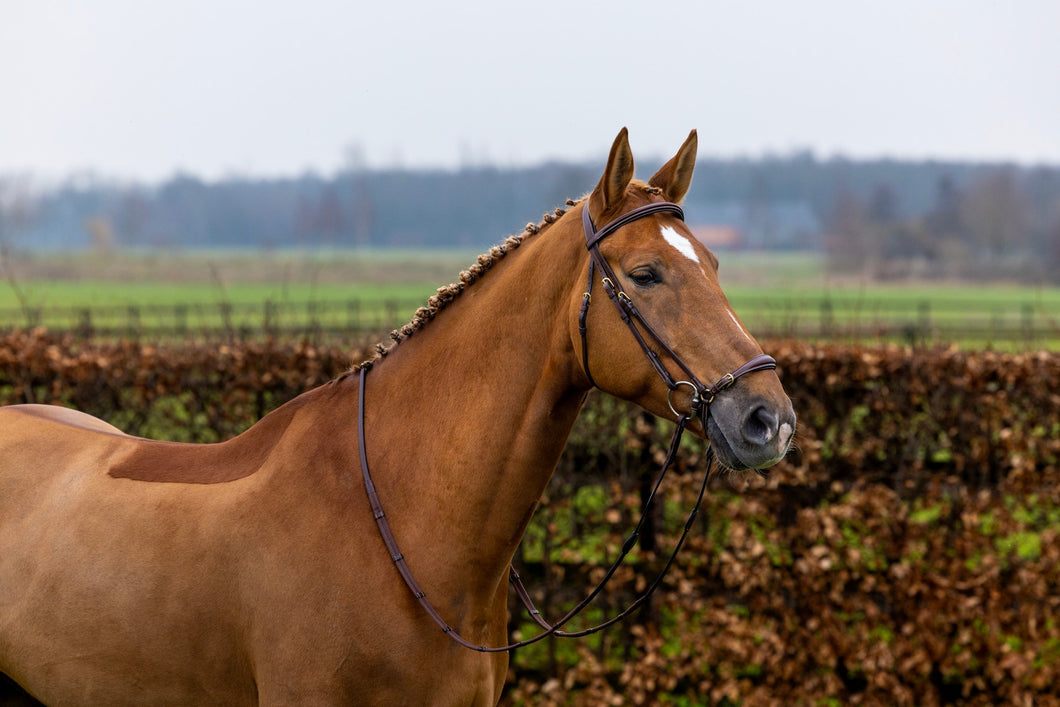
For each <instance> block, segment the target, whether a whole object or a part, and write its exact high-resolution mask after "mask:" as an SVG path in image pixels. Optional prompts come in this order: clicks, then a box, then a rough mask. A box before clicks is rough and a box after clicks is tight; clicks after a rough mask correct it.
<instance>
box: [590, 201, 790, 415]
mask: <svg viewBox="0 0 1060 707" xmlns="http://www.w3.org/2000/svg"><path fill="white" fill-rule="evenodd" d="M659 213H668V214H670V215H672V216H676V217H677V218H679V219H681V220H682V221H684V218H685V214H684V211H682V209H681V207H680V206H678V205H677V204H674V203H671V202H669V201H658V202H653V203H650V204H646V205H644V206H639V207H637V208H635V209H633V210H632V211H629V212H627V213H625V214H623V215H622V216H619V217H618V218H616V219H615V220H614V221H611V222H609V223H608V224H607V225H605V226H604V227H603V228H601V229H600V230H596V227H595V226H594V225H593V219H592V217H591V216H590V215H589V204H588V202H586V203H585V205H583V206H582V229H583V230H584V231H585V246H586V248H588V249H589V256H590V258H589V279H588V283H587V284H586V287H585V294H584V296H583V297H582V307H581V311H580V312H579V314H578V333H579V334H580V335H581V340H582V369H583V370H584V371H585V375H586V377H588V379H589V382H590V383H591V384H592V385H593V387H599V386H597V385H596V381H595V380H593V375H592V373H590V372H589V336H588V327H587V325H586V320H587V318H588V314H589V305H590V304H591V303H592V299H593V296H592V292H593V281H594V280H595V270H596V269H599V270H600V273H601V274H602V277H601V280H600V283H601V285H602V286H603V288H604V291H605V292H607V296H608V297H609V298H610V300H611V302H613V303H614V305H615V308H616V309H617V310H618V316H619V317H621V318H622V321H623V322H625V323H626V326H627V327H629V330H630V332H632V333H633V337H634V338H635V339H636V340H637V343H638V344H640V347H641V349H642V350H643V351H644V355H645V356H647V357H648V361H649V362H650V363H651V365H652V368H654V369H655V372H656V373H658V374H659V377H660V378H662V381H663V383H664V384H665V385H666V387H667V388H668V389H669V390H670V392H669V394H667V403H669V406H670V411H671V412H673V413H674V415H679V413H678V412H677V410H676V409H674V404H673V399H672V395H673V393H674V392H676V391H677V389H678V388H680V387H681V386H688V387H689V388H691V389H692V398H691V401H690V403H689V405H690V408H691V413H692V415H693V416H694V417H700V418H701V420H702V422H703V429H704V431H705V430H706V423H707V419H706V416H707V413H708V412H709V410H710V403H711V402H713V401H714V397H715V396H716V395H717V394H718V393H720V392H721V391H723V390H725V389H726V388H731V387H732V386H733V384H735V383H736V379H737V378H739V377H740V376H743V375H746V374H748V373H753V372H755V371H765V370H768V369H772V368H776V367H777V362H776V360H775V359H774V358H773V357H772V356H768V355H766V354H759V355H758V356H755V357H754V358H752V359H751V360H750V361H748V362H747V363H745V364H743V365H742V366H740V367H739V368H737V369H736V370H735V371H733V372H732V373H726V374H725V375H724V376H722V377H721V379H719V380H718V381H717V382H716V383H714V385H705V384H704V383H703V382H702V381H700V380H699V378H697V377H696V374H695V373H694V372H693V371H692V369H691V367H689V366H688V364H686V363H685V362H684V361H683V360H682V359H681V357H680V356H678V355H677V352H675V351H674V350H673V349H672V348H670V346H669V344H667V343H666V342H665V341H664V340H663V338H662V337H661V336H659V334H658V333H657V332H656V331H655V329H654V328H652V326H651V325H650V324H648V322H647V321H646V320H645V319H644V317H643V316H642V315H641V313H640V310H638V309H637V306H636V305H635V304H634V303H633V300H632V299H630V297H629V295H627V294H626V293H625V291H623V290H622V288H621V281H620V280H619V279H618V277H617V276H616V275H615V271H614V269H613V268H612V267H611V264H610V263H608V262H607V258H605V257H604V256H603V255H602V254H601V253H600V241H602V240H603V239H604V238H606V237H607V236H609V235H611V234H612V233H614V232H615V231H617V230H618V229H620V228H622V227H623V226H625V225H627V224H629V223H632V222H633V221H636V220H638V219H642V218H645V217H647V216H651V215H652V214H659ZM642 330H643V334H642V333H641V331H642ZM645 337H647V338H645ZM647 339H650V340H651V342H652V343H653V344H654V345H655V347H657V348H658V349H659V350H661V351H662V352H663V353H664V354H665V355H666V356H667V358H669V359H670V360H671V361H673V362H674V363H675V364H676V365H677V367H678V368H680V369H681V372H682V374H684V376H685V379H683V380H675V379H674V377H673V376H672V375H671V374H670V372H669V371H668V370H667V369H666V366H665V365H664V364H663V362H662V359H661V358H660V357H659V355H658V354H657V353H656V351H655V349H653V348H652V346H651V345H649V343H648V340H647Z"/></svg>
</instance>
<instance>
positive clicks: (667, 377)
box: [357, 201, 777, 653]
mask: <svg viewBox="0 0 1060 707" xmlns="http://www.w3.org/2000/svg"><path fill="white" fill-rule="evenodd" d="M660 213H668V214H671V215H673V216H676V217H677V218H679V219H681V220H684V212H683V211H682V210H681V207H680V206H678V205H677V204H674V203H671V202H653V203H650V204H647V205H645V206H640V207H638V208H636V209H633V210H632V211H629V212H627V213H625V214H623V215H622V216H619V217H618V218H616V219H615V220H613V221H611V222H609V223H608V224H607V225H605V226H604V227H603V228H601V229H599V230H596V228H595V226H594V225H593V221H592V218H591V217H590V216H589V205H588V201H586V202H585V203H583V205H582V226H583V229H584V231H585V244H586V247H587V248H588V250H589V255H590V260H589V282H588V285H587V287H586V291H585V296H584V298H583V300H582V306H581V311H580V313H579V317H578V330H579V333H580V335H581V340H582V363H583V368H584V371H585V375H586V376H587V377H588V379H589V382H590V383H591V384H592V385H593V386H594V387H598V386H596V382H595V381H594V380H593V377H592V374H591V373H590V372H589V353H588V333H587V327H586V320H587V316H588V312H589V305H590V303H591V302H592V287H593V279H594V270H595V269H599V270H600V272H601V274H602V278H601V283H602V285H603V287H604V290H605V291H606V292H607V294H608V297H609V298H610V299H611V301H612V302H613V303H614V304H615V307H616V308H617V310H618V313H619V316H620V317H621V318H622V321H624V322H625V323H626V325H627V326H628V327H629V330H630V331H631V332H632V333H633V336H634V338H635V339H636V340H637V342H638V343H639V344H640V346H641V349H643V351H644V353H645V355H646V356H647V358H648V360H649V361H650V362H651V365H652V367H653V368H654V369H655V371H656V373H658V374H659V377H660V378H662V380H663V383H665V384H666V386H667V388H668V389H669V393H668V395H667V402H668V404H669V406H670V410H671V411H673V413H674V415H675V416H676V418H677V419H676V427H675V429H674V434H673V437H672V438H671V440H670V447H669V450H668V451H667V454H666V458H665V460H664V461H663V464H662V468H661V470H660V472H659V476H658V478H657V479H656V481H655V484H654V486H653V487H652V490H651V493H650V494H649V495H648V498H647V500H646V501H645V502H644V507H643V509H642V510H641V516H640V519H639V520H638V521H637V524H636V526H635V527H634V529H633V532H632V533H631V534H630V535H629V537H628V538H626V541H625V542H624V543H623V544H622V551H621V552H620V553H619V556H618V558H617V559H616V560H615V561H614V563H612V565H611V567H610V568H609V569H608V570H607V572H606V573H605V574H604V577H603V579H601V580H600V582H599V583H598V584H597V585H596V586H595V587H594V588H593V589H592V590H591V591H590V592H589V594H588V595H587V596H586V597H585V599H583V600H582V601H581V602H579V603H578V605H577V606H575V607H574V608H573V609H571V610H570V611H568V612H567V613H566V614H565V615H564V616H563V618H561V619H559V620H558V621H555V622H549V621H546V620H545V619H544V618H543V617H542V616H541V612H540V611H538V610H537V608H536V607H535V606H534V603H533V601H532V600H531V599H530V593H529V592H528V591H527V590H526V587H525V586H524V585H523V582H522V580H521V578H520V577H519V573H518V572H516V571H515V568H514V567H509V572H508V578H509V581H510V583H511V585H512V587H513V588H514V590H515V593H516V595H517V596H518V597H519V599H520V601H522V603H523V605H524V606H525V607H526V609H527V611H528V612H529V614H530V616H531V617H532V618H533V619H534V621H535V622H536V623H537V624H538V625H539V626H541V627H542V628H543V629H544V631H542V632H541V633H539V634H538V635H536V636H533V637H531V638H528V639H525V640H522V641H517V642H515V643H510V644H508V645H506V646H483V645H478V644H475V643H472V642H470V641H468V640H467V639H465V638H463V637H462V636H461V635H460V634H458V633H457V632H456V630H455V629H453V627H452V626H450V625H449V624H448V623H446V622H445V620H444V619H443V618H442V617H441V615H440V614H439V613H438V611H437V610H436V609H435V608H434V605H433V604H431V602H430V600H429V599H428V598H427V595H426V593H425V592H424V591H423V589H422V588H420V586H419V584H418V583H417V582H416V578H415V577H414V576H413V575H412V570H411V569H409V566H408V564H407V563H406V562H405V558H404V555H402V553H401V550H400V549H399V548H398V544H397V541H396V539H395V538H394V534H393V532H392V531H391V529H390V523H389V522H388V521H387V519H386V514H385V513H384V512H383V507H382V504H381V502H380V500H379V494H378V493H377V492H376V489H375V484H374V483H373V482H372V475H371V473H370V472H369V470H368V454H367V450H366V443H365V432H364V390H365V383H366V380H367V374H368V369H367V368H362V369H361V373H360V390H359V393H358V426H357V431H358V436H359V437H360V442H359V447H360V461H361V474H362V476H363V477H364V488H365V493H366V494H367V495H368V502H369V505H370V506H371V508H372V515H373V516H374V518H375V521H376V525H377V526H378V528H379V534H380V536H381V537H382V539H383V543H384V544H385V545H386V548H387V551H388V552H389V553H390V559H391V560H392V561H393V562H394V565H395V567H396V568H397V570H398V573H399V574H400V575H401V578H402V579H403V580H404V582H405V585H406V586H407V587H408V589H409V591H410V592H412V595H413V597H414V598H415V599H416V600H417V601H418V602H419V603H420V605H421V606H422V607H423V609H424V610H425V611H426V612H427V614H428V615H429V616H430V617H431V619H432V620H433V621H434V622H435V623H436V624H437V625H438V626H439V627H440V628H441V629H442V631H443V632H444V633H445V634H446V635H448V636H449V637H450V638H451V639H452V640H453V641H455V642H456V643H458V644H460V645H462V646H464V647H465V648H470V649H471V650H475V651H479V652H482V653H499V652H506V651H510V650H514V649H516V648H521V647H523V646H527V645H530V644H531V643H536V642H538V641H540V640H542V639H544V638H547V637H548V636H559V637H562V638H578V637H580V636H587V635H589V634H592V633H596V632H597V631H600V630H602V629H604V628H607V627H608V626H611V625H612V624H614V623H616V622H618V621H621V620H622V619H624V618H625V617H626V616H629V615H630V614H631V613H632V612H633V611H634V610H635V609H637V608H638V607H640V606H641V605H642V604H644V602H646V601H647V600H648V598H649V597H651V595H652V594H653V593H654V592H655V590H656V588H658V586H659V585H660V584H661V583H662V580H663V578H664V577H665V576H666V573H667V572H668V571H669V569H670V566H671V565H672V564H673V562H674V559H675V558H676V557H677V553H678V552H679V551H680V549H681V547H682V546H683V545H684V542H685V538H686V537H687V536H688V532H689V530H691V528H692V525H693V521H694V520H695V517H696V515H697V513H698V512H699V506H700V504H701V503H702V501H703V494H704V492H705V490H706V486H707V480H708V479H709V478H710V468H711V466H712V464H713V461H714V450H713V448H711V447H708V448H707V454H706V456H707V464H706V467H707V472H706V473H705V474H704V475H703V481H702V483H701V484H700V488H699V494H698V495H697V497H696V502H695V505H694V506H693V507H692V510H691V512H690V513H689V515H688V518H687V520H686V521H685V524H684V530H683V531H682V533H681V536H680V537H679V538H678V540H677V542H676V544H675V545H674V549H673V552H672V553H671V554H670V557H669V559H667V561H666V563H665V565H664V566H663V568H662V570H661V571H660V572H659V574H658V575H657V576H656V578H655V579H654V581H652V583H651V584H650V585H648V587H647V589H646V590H645V592H644V593H643V594H641V595H640V596H639V597H637V598H636V599H634V600H633V602H631V603H630V605H629V606H627V607H626V608H625V609H624V610H623V611H621V612H620V613H619V614H617V615H615V616H613V617H611V618H610V619H608V620H606V621H604V622H603V623H601V624H598V625H597V626H593V627H591V628H587V629H583V630H580V631H563V630H561V629H562V628H563V626H565V625H566V624H567V622H569V621H570V620H571V619H572V618H574V617H575V616H577V615H578V614H579V613H581V612H582V610H583V609H585V608H586V607H587V606H588V605H589V604H590V603H591V602H592V600H593V599H594V598H596V596H597V595H598V594H599V593H600V592H601V591H602V590H603V588H604V586H605V585H606V584H607V582H608V581H609V580H610V579H611V577H612V576H613V575H614V573H615V572H616V571H617V570H618V568H619V567H620V566H621V564H622V562H623V560H624V559H625V557H626V555H628V554H629V552H630V551H631V550H632V549H633V547H634V546H635V545H636V543H637V540H638V538H639V537H640V530H641V528H642V526H643V525H644V521H645V518H646V517H647V513H648V510H649V509H650V508H651V504H652V501H653V500H654V499H655V495H656V492H657V491H658V489H659V487H660V486H661V484H662V481H663V478H664V477H665V476H666V472H667V471H668V470H669V469H670V467H671V466H672V465H673V462H674V459H675V457H676V455H677V450H678V448H679V447H680V444H681V437H682V435H683V434H684V431H685V428H686V427H687V426H688V423H689V422H690V421H691V420H693V419H699V420H700V421H701V422H702V425H703V429H704V431H705V430H706V422H707V416H708V415H709V411H710V404H711V402H713V400H714V398H715V396H716V395H717V394H718V393H720V392H721V391H723V390H725V389H727V388H731V387H732V386H733V385H734V384H735V383H736V381H737V379H739V378H740V377H741V376H744V375H746V374H748V373H753V372H755V371H764V370H768V369H772V368H776V366H777V362H776V361H775V360H774V359H773V357H772V356H768V355H766V354H760V355H758V356H755V357H754V358H752V359H751V360H750V361H748V362H747V363H745V364H743V365H742V366H740V367H739V368H737V369H736V370H734V371H733V372H732V373H727V374H725V375H724V376H723V377H722V378H721V379H720V380H718V381H717V382H716V383H714V384H713V385H705V384H703V383H702V382H701V381H700V380H699V378H697V377H696V375H695V373H693V372H692V369H691V368H690V367H689V366H688V365H687V364H685V362H684V361H683V360H681V357H680V356H678V355H677V353H676V352H674V351H673V349H671V348H670V346H669V345H667V344H666V342H665V341H663V339H662V338H661V337H660V336H659V334H658V333H657V332H656V331H655V329H653V328H652V327H651V325H649V324H648V322H647V321H646V320H645V319H644V317H643V316H642V315H641V313H640V311H639V310H638V309H637V307H636V305H635V304H634V303H633V300H632V299H630V297H629V296H628V295H627V294H626V293H625V292H624V291H623V290H622V288H621V284H620V280H619V279H618V277H617V276H616V275H615V271H614V270H613V269H612V268H611V265H610V264H609V263H608V262H607V259H606V258H604V257H603V255H602V254H601V253H600V247H599V245H600V241H602V240H603V239H604V238H606V237H607V236H609V235H610V234H612V233H614V232H615V231H617V230H618V229H620V228H622V227H623V226H625V225H627V224H630V223H632V222H634V221H636V220H638V219H641V218H645V217H647V216H651V215H653V214H660ZM642 331H643V333H642ZM649 340H650V341H651V342H652V343H653V344H654V346H655V347H657V348H658V349H660V350H661V351H662V352H663V353H664V354H665V355H666V356H667V357H668V358H669V359H670V360H672V361H673V362H674V363H675V364H676V365H677V367H678V368H680V369H681V372H682V373H683V374H684V378H682V379H680V380H676V379H675V378H674V377H673V376H672V375H671V374H670V372H669V371H668V370H667V368H666V366H665V365H664V364H663V362H662V359H661V358H660V356H659V355H658V353H656V351H655V349H654V348H653V347H652V345H651V344H649ZM682 386H688V387H690V388H691V389H692V397H691V401H690V403H689V410H688V412H678V411H677V410H676V409H675V408H674V403H673V400H672V398H671V396H672V395H673V393H674V392H675V391H677V390H678V389H679V388H681V387H682Z"/></svg>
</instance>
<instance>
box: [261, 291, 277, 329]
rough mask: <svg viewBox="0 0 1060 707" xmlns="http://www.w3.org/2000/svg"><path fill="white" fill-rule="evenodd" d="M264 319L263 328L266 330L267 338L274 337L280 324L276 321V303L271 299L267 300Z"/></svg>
mask: <svg viewBox="0 0 1060 707" xmlns="http://www.w3.org/2000/svg"><path fill="white" fill-rule="evenodd" d="M264 317H265V319H264V321H263V322H262V328H263V329H264V330H265V336H274V335H275V333H276V327H277V325H278V322H277V321H276V303H275V302H273V301H272V300H271V299H267V300H265V314H264Z"/></svg>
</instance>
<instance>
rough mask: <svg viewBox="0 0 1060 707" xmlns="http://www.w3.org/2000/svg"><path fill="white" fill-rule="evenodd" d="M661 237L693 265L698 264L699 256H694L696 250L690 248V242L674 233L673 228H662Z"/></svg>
mask: <svg viewBox="0 0 1060 707" xmlns="http://www.w3.org/2000/svg"><path fill="white" fill-rule="evenodd" d="M662 237H663V238H664V239H666V242H667V243H669V244H670V245H672V246H673V247H674V248H677V252H678V253H680V254H681V255H683V256H685V257H686V258H688V259H689V260H691V261H692V262H693V263H696V264H698V263H699V256H698V255H696V249H695V248H693V247H692V241H690V240H688V239H687V238H685V237H684V236H682V235H681V234H680V233H678V232H677V231H675V230H674V227H673V226H663V227H662Z"/></svg>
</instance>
